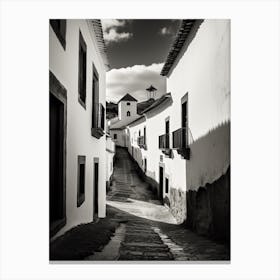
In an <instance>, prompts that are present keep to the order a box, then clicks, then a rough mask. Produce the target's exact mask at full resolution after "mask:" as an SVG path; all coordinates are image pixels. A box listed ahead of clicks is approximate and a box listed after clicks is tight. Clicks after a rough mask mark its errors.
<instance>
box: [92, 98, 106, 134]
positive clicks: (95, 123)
mask: <svg viewBox="0 0 280 280" xmlns="http://www.w3.org/2000/svg"><path fill="white" fill-rule="evenodd" d="M104 128H105V109H104V106H103V105H102V104H101V103H94V104H93V111H92V128H91V134H92V136H94V137H96V138H98V139H99V138H100V137H102V136H103V135H104V133H105V132H104Z"/></svg>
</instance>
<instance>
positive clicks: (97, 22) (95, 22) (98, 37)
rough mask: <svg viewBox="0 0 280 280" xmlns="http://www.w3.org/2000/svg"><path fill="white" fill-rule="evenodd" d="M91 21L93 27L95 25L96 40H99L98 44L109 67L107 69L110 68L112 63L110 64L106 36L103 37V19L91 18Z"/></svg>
mask: <svg viewBox="0 0 280 280" xmlns="http://www.w3.org/2000/svg"><path fill="white" fill-rule="evenodd" d="M89 22H90V23H91V24H92V27H93V30H94V33H95V37H96V41H97V46H98V49H99V52H100V54H101V56H102V59H103V61H104V64H105V66H106V67H107V69H110V65H109V62H108V57H107V49H106V45H105V41H104V37H103V31H102V24H101V20H100V19H91V20H89Z"/></svg>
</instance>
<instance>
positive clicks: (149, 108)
mask: <svg viewBox="0 0 280 280" xmlns="http://www.w3.org/2000/svg"><path fill="white" fill-rule="evenodd" d="M170 98H171V93H170V92H169V93H166V94H164V95H163V96H162V97H160V98H159V99H156V101H155V102H154V103H153V104H152V105H151V106H149V107H148V108H146V109H145V110H144V111H143V112H142V113H141V114H145V113H147V112H148V111H151V110H153V109H154V108H156V107H158V106H159V105H161V104H162V103H163V102H164V101H165V100H168V99H170Z"/></svg>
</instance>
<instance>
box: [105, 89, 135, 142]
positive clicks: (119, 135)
mask: <svg viewBox="0 0 280 280" xmlns="http://www.w3.org/2000/svg"><path fill="white" fill-rule="evenodd" d="M138 117H139V115H138V114H137V100H136V99H135V98H134V97H133V96H131V95H130V94H129V93H127V94H126V95H124V96H123V97H122V98H121V99H120V100H119V102H118V116H117V117H116V118H113V119H111V120H109V121H108V127H109V133H110V136H111V138H112V139H113V140H114V142H115V143H116V146H120V147H127V146H128V142H129V139H128V137H127V134H126V130H125V127H126V125H127V124H128V123H130V122H132V121H133V120H135V119H137V118H138Z"/></svg>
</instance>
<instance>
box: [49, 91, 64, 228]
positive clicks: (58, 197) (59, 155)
mask: <svg viewBox="0 0 280 280" xmlns="http://www.w3.org/2000/svg"><path fill="white" fill-rule="evenodd" d="M49 125H50V162H49V164H50V185H49V191H50V199H49V209H50V226H51V225H53V224H54V223H57V222H58V221H59V220H61V219H63V218H64V215H65V213H64V211H63V207H64V203H65V201H64V198H63V197H64V196H63V191H64V190H63V168H64V157H63V150H64V141H63V140H64V129H63V125H64V104H63V103H62V102H61V101H59V100H58V99H57V98H56V97H55V96H54V95H52V94H50V123H49Z"/></svg>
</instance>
